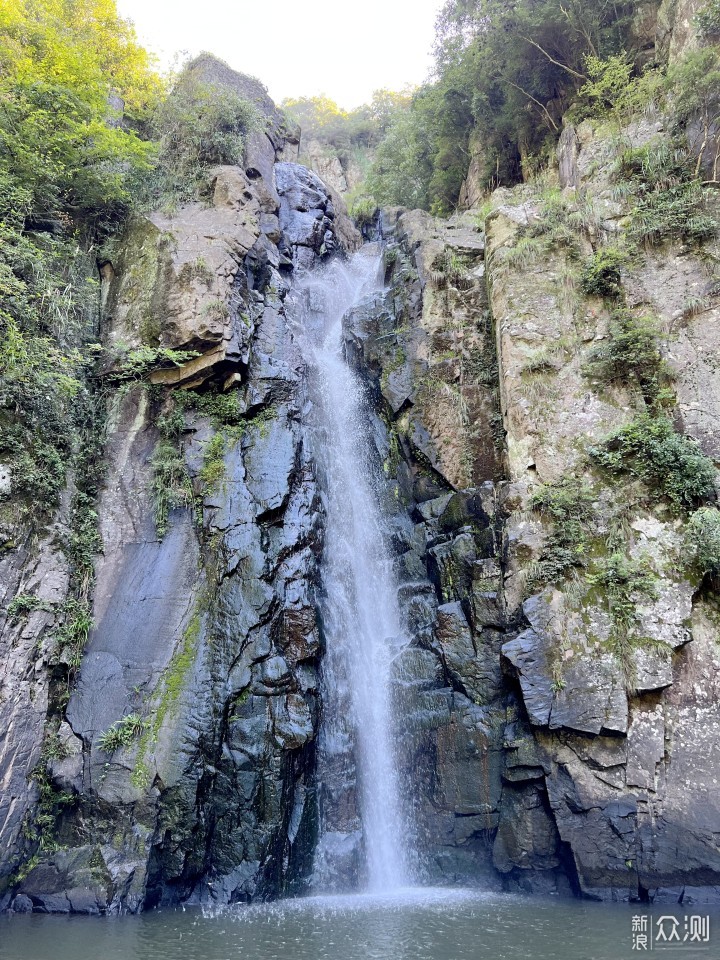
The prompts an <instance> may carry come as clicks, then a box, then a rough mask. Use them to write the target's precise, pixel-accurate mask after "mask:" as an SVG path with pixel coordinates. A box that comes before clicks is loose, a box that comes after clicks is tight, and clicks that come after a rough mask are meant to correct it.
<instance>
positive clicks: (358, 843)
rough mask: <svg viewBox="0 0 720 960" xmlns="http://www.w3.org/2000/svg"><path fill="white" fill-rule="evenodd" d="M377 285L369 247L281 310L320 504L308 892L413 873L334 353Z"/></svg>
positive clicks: (383, 621)
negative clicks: (321, 640)
mask: <svg viewBox="0 0 720 960" xmlns="http://www.w3.org/2000/svg"><path fill="white" fill-rule="evenodd" d="M380 288H381V280H380V254H379V251H378V249H377V247H375V245H367V246H366V247H364V248H363V249H362V250H360V251H359V252H358V253H357V254H355V256H354V257H353V258H352V259H351V261H350V262H348V263H344V262H341V261H339V260H335V261H333V262H332V263H331V264H330V265H329V266H328V267H326V268H324V269H322V270H320V271H316V272H311V273H306V274H305V275H304V276H301V277H300V278H299V279H298V280H297V281H296V284H295V287H294V290H293V293H292V295H291V298H290V303H289V305H288V307H289V313H290V316H291V317H292V321H293V324H294V326H295V328H296V335H297V336H298V339H299V341H300V343H301V345H302V350H303V355H304V358H305V361H306V363H307V365H308V374H309V381H310V386H309V389H310V395H311V399H312V401H313V403H312V414H311V424H310V437H311V443H312V448H313V449H312V452H313V458H314V460H315V463H316V466H317V470H318V478H319V480H320V484H321V488H322V491H323V496H324V501H325V503H324V506H325V516H326V530H325V549H324V556H323V563H322V577H323V584H322V594H323V599H322V602H321V611H320V612H321V617H322V623H323V631H324V636H325V644H326V651H325V656H324V661H323V669H322V694H323V719H322V725H321V731H320V736H319V758H318V784H319V788H318V789H319V794H320V837H319V841H318V848H317V854H316V868H315V877H314V885H315V886H316V887H317V888H320V889H325V890H328V889H329V890H333V891H337V890H338V889H341V888H343V887H347V886H348V885H350V886H353V885H361V884H363V883H364V884H365V885H366V886H367V887H368V888H369V889H370V890H373V891H388V890H393V889H397V888H398V887H401V886H403V885H406V884H407V883H408V874H409V870H408V857H407V851H406V828H405V824H404V819H403V815H402V804H401V801H400V790H399V783H398V774H397V769H396V763H395V758H394V754H393V741H394V736H393V729H394V722H393V711H392V706H391V701H390V669H391V662H392V659H393V656H394V655H395V654H396V653H397V652H398V651H399V650H400V649H401V648H402V647H403V646H404V645H405V644H406V642H407V640H406V638H405V637H403V635H402V627H401V618H400V612H399V609H398V600H397V584H396V581H395V576H394V573H393V565H392V560H391V557H390V554H389V551H388V549H387V547H386V544H385V538H384V532H383V517H382V513H381V509H380V496H379V490H378V487H377V482H376V478H377V467H376V465H375V464H374V463H373V460H372V456H371V452H370V442H369V437H368V435H367V422H368V418H367V415H366V401H365V396H364V390H363V385H362V383H361V382H360V380H359V379H358V377H357V376H356V375H355V373H354V372H353V371H352V370H351V369H350V367H349V366H348V365H347V363H346V362H345V360H344V359H343V354H342V319H343V316H344V315H345V314H346V313H347V311H348V310H349V309H350V308H352V307H354V306H356V305H357V304H359V303H360V302H361V301H362V299H363V298H364V297H367V296H368V295H370V294H372V293H373V292H377V291H378V290H379V289H380ZM361 853H364V863H362V862H360V861H361Z"/></svg>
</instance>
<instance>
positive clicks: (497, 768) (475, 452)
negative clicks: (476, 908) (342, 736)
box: [0, 5, 720, 913]
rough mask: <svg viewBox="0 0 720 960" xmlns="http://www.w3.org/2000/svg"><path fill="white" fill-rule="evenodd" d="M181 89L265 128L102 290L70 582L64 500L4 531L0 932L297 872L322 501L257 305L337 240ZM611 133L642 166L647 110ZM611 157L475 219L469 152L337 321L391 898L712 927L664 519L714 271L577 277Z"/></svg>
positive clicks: (593, 152) (693, 261) (713, 347)
mask: <svg viewBox="0 0 720 960" xmlns="http://www.w3.org/2000/svg"><path fill="white" fill-rule="evenodd" d="M685 6H687V5H685ZM666 13H667V11H666ZM661 14H662V11H661ZM668 16H669V14H668ZM687 16H690V14H687ZM673 22H674V23H675V25H676V26H675V28H674V30H673V32H672V42H673V43H674V44H675V45H677V44H682V43H684V42H686V41H684V40H683V39H682V37H681V30H680V28H679V27H678V26H677V23H678V22H679V21H677V20H675V21H673ZM668 42H669V41H668ZM196 69H198V70H200V71H201V73H202V76H203V78H204V79H206V80H209V81H211V82H214V83H220V84H226V85H229V86H230V87H232V88H233V89H238V90H240V91H241V92H242V93H243V95H245V96H250V97H251V99H253V100H254V102H255V103H256V106H257V107H258V109H259V110H261V111H262V112H263V114H264V115H265V117H266V120H267V123H266V127H265V128H264V129H263V130H262V131H261V132H260V133H258V134H256V135H255V136H254V137H253V138H252V139H251V140H250V142H249V143H248V145H247V148H246V155H245V159H244V163H243V165H242V166H220V167H217V168H215V169H214V170H213V171H212V173H211V176H210V177H209V179H208V182H207V190H206V197H205V199H204V202H202V203H201V202H196V203H188V204H184V205H182V206H181V207H180V208H179V209H177V210H176V211H174V212H173V213H172V215H170V214H168V213H167V212H163V211H159V210H158V211H154V212H151V213H148V214H147V215H144V216H140V215H136V216H135V218H134V219H133V221H132V222H131V223H130V224H129V225H128V227H127V230H126V231H125V234H124V236H123V237H122V239H121V241H120V243H119V244H118V245H117V248H116V249H115V250H114V251H113V252H112V253H111V254H108V256H107V258H106V259H105V260H104V261H103V263H102V264H101V271H102V278H103V289H102V303H103V320H102V338H103V344H104V346H105V348H106V355H107V356H108V357H109V360H108V363H107V364H106V365H105V367H104V368H103V369H102V370H101V371H100V372H99V373H98V376H97V378H96V382H95V388H94V390H95V392H94V396H95V399H96V401H97V407H98V409H99V410H100V411H101V413H102V416H101V417H100V421H101V422H100V423H99V425H98V426H97V428H96V433H95V434H94V437H95V440H94V442H95V443H97V444H100V445H101V448H102V455H101V456H100V458H99V460H98V469H99V470H100V473H101V475H99V476H98V477H97V478H96V479H97V485H98V487H99V491H100V492H99V494H98V497H97V499H96V500H94V501H93V502H92V504H91V509H90V513H87V512H86V513H85V514H83V516H84V517H85V520H84V521H83V522H85V521H87V522H88V523H90V524H91V526H92V529H93V530H95V533H93V534H92V535H88V536H87V537H86V538H85V541H84V542H89V543H90V545H91V548H92V564H91V565H90V566H89V567H87V568H86V569H85V574H84V575H83V576H84V579H82V578H81V579H78V574H77V564H76V563H75V561H74V560H73V557H74V556H75V553H73V550H72V549H71V547H72V544H73V543H75V542H76V541H77V538H78V536H79V535H80V533H83V530H85V528H83V530H81V531H79V530H78V523H79V520H78V515H77V510H76V506H75V505H76V503H77V496H76V493H77V491H76V490H75V489H74V483H75V480H76V479H77V478H73V479H72V480H71V483H70V485H69V487H68V490H67V492H66V496H65V497H64V500H63V504H62V506H61V509H60V510H59V512H58V513H57V515H56V516H55V517H53V519H52V522H50V523H48V524H47V525H45V526H44V527H41V528H40V529H39V530H38V531H35V532H32V533H28V530H27V527H26V526H23V525H21V524H20V523H19V522H18V523H17V524H16V525H15V526H13V525H12V523H10V524H8V523H7V522H4V526H3V530H4V531H5V532H4V538H5V539H4V549H3V551H2V553H1V554H0V569H1V570H2V576H0V582H1V583H2V590H3V601H4V606H3V612H2V616H1V617H0V631H1V632H0V663H1V664H2V667H1V668H0V669H1V670H2V674H0V683H1V687H0V691H1V692H0V724H1V725H2V729H3V731H4V732H5V736H4V738H3V740H2V742H0V783H1V784H2V788H3V789H2V793H0V850H2V857H0V906H10V905H12V904H13V903H16V905H17V906H18V909H20V908H23V909H25V908H27V907H28V901H29V902H30V904H31V906H32V909H35V910H38V911H53V912H81V913H105V912H118V911H125V910H128V911H137V910H140V909H147V908H149V907H152V906H155V905H158V904H168V903H177V902H191V903H192V902H194V903H197V902H204V903H207V902H210V903H219V904H224V903H228V902H233V901H239V900H240V901H249V900H253V899H267V898H274V897H279V896H283V895H292V894H294V893H298V892H301V891H303V890H304V889H306V883H307V879H308V876H309V873H310V868H311V863H312V856H313V851H314V847H315V841H316V832H317V809H316V796H315V788H316V782H315V742H316V736H317V732H318V726H319V723H320V722H321V718H322V703H321V697H320V694H319V686H318V669H319V666H320V664H321V660H322V654H323V634H322V624H321V623H319V622H318V616H317V602H316V601H317V595H318V590H319V589H320V582H319V560H320V556H321V553H322V547H323V505H322V502H321V498H320V495H319V491H318V488H317V484H316V478H315V472H314V464H313V463H312V460H311V457H310V454H309V449H308V445H307V442H306V441H307V437H306V432H305V431H306V427H305V424H306V422H307V421H306V413H307V405H308V402H309V400H308V396H307V394H306V381H305V376H304V365H303V361H302V358H301V355H300V352H299V349H298V346H297V344H296V342H295V339H294V335H293V330H292V328H291V325H290V324H289V323H288V322H287V317H286V314H285V306H284V301H285V297H286V295H287V293H288V290H289V289H290V284H291V281H292V276H293V274H294V272H296V271H300V270H305V269H313V268H314V267H316V266H317V265H318V264H320V263H322V262H323V261H325V260H327V259H328V258H330V257H333V256H343V255H346V254H348V253H350V252H352V251H353V250H354V249H355V248H356V247H357V246H358V245H359V244H360V242H361V241H360V236H359V234H358V233H357V231H356V230H355V228H354V227H353V225H352V224H351V223H350V221H349V220H348V219H347V217H346V216H345V214H344V209H343V207H342V201H341V200H340V199H339V198H338V196H337V194H336V193H335V192H334V190H333V185H332V184H328V185H326V184H325V183H324V182H323V180H322V179H320V177H318V176H317V174H315V173H313V172H311V171H310V170H308V169H307V168H305V167H303V166H300V165H298V164H297V163H296V162H295V160H296V159H297V144H298V141H299V136H298V132H297V131H295V130H291V129H289V128H288V126H287V124H286V123H285V121H284V119H283V118H282V116H281V115H280V114H279V113H278V112H277V111H276V110H275V107H274V105H273V104H272V102H271V101H269V99H268V98H267V96H266V94H265V93H264V91H263V90H262V88H260V87H259V86H258V87H257V88H256V87H255V86H254V84H252V83H251V84H250V87H248V81H247V78H241V77H238V75H235V74H233V73H232V72H231V71H230V72H228V71H227V69H226V68H225V67H224V66H222V65H218V64H216V62H215V61H212V60H201V61H199V62H197V63H196ZM623 134H624V136H625V137H626V138H627V139H628V140H629V142H630V144H631V147H632V148H633V149H636V150H643V149H649V150H654V151H660V150H662V149H664V148H665V147H666V146H667V132H666V122H665V118H663V117H662V116H650V117H645V118H644V119H643V120H642V121H639V122H637V123H635V124H633V125H632V126H631V127H629V128H628V129H626V130H624V131H623ZM615 144H616V140H615V139H614V138H613V136H611V132H609V131H608V130H607V129H604V128H603V127H602V126H600V125H597V124H595V125H594V124H591V123H589V122H587V121H586V122H585V123H583V124H581V125H579V126H578V127H577V128H575V127H573V126H571V125H568V126H566V127H565V129H564V131H563V134H562V137H561V139H560V145H559V150H558V157H557V162H556V163H555V164H552V165H551V169H550V171H549V172H548V173H547V175H546V177H545V179H544V180H540V181H537V182H535V183H534V184H526V185H521V186H518V187H516V188H514V189H512V190H508V189H501V190H497V191H495V192H494V193H493V194H492V196H491V197H490V198H489V200H488V201H487V202H485V203H483V206H482V208H481V209H480V208H479V204H480V203H481V202H482V199H483V198H482V195H481V190H480V188H479V186H478V184H477V183H475V184H473V182H472V179H473V176H474V175H475V174H477V176H479V170H480V169H481V166H482V164H481V163H480V161H479V160H477V162H476V163H475V166H474V167H473V168H471V177H470V179H469V181H468V183H467V184H466V189H465V194H464V196H465V202H466V203H467V205H469V206H471V207H474V208H473V209H470V210H467V211H465V212H464V213H460V214H457V215H455V216H453V217H451V218H450V219H448V220H437V219H434V218H432V217H431V216H430V215H429V214H426V213H423V212H420V211H406V210H401V209H390V210H385V211H383V213H382V216H381V219H380V222H379V224H378V230H379V236H380V238H381V239H382V240H383V242H384V244H385V247H384V254H383V257H384V269H385V280H386V289H385V290H384V292H383V293H381V294H379V295H377V296H374V297H371V298H369V299H368V300H366V301H365V302H363V303H362V304H361V305H360V306H359V307H358V308H357V309H355V310H353V311H352V312H351V313H350V314H349V315H348V316H346V317H345V319H344V344H345V354H346V358H347V360H348V362H349V363H350V364H351V365H352V366H353V367H354V368H355V369H356V370H357V371H358V372H359V373H360V374H361V376H362V377H363V379H364V381H365V383H366V385H367V388H368V396H369V397H370V400H371V402H370V409H369V412H368V415H369V417H370V419H371V426H372V430H371V434H372V436H373V438H374V446H375V450H374V455H375V456H376V458H377V462H378V464H379V465H381V467H382V472H383V476H384V483H385V491H384V492H385V493H386V496H385V497H384V500H385V506H386V510H387V518H388V538H389V540H390V543H391V545H392V548H393V553H394V557H395V561H396V566H397V570H398V575H399V581H400V587H399V590H400V600H401V605H402V609H403V614H404V617H405V621H406V628H407V632H408V634H409V635H410V636H411V638H412V641H411V643H410V645H409V646H408V647H407V648H406V649H405V650H404V651H403V652H402V654H401V655H400V656H399V657H398V658H397V660H396V663H395V668H394V677H393V702H394V711H395V714H396V716H397V718H398V724H399V727H400V730H399V738H398V740H399V745H398V762H399V765H400V769H401V776H402V779H403V783H404V793H405V794H406V795H407V796H408V797H410V798H411V802H412V821H413V824H414V831H415V836H416V852H417V860H418V862H417V870H418V874H419V876H420V877H421V878H422V879H423V880H427V881H430V882H433V883H463V884H483V885H486V886H490V887H493V888H498V889H499V888H502V889H508V890H522V891H531V892H537V893H550V892H552V893H571V892H572V893H575V894H580V895H585V896H589V897H594V898H601V899H633V898H639V899H651V898H655V899H659V900H675V901H677V900H681V899H684V900H685V901H688V900H695V901H702V902H708V901H717V900H718V899H720V846H719V836H720V833H719V831H720V809H719V808H718V800H717V791H716V789H715V787H716V783H715V781H716V779H717V772H718V770H719V769H720V708H719V706H718V704H720V646H718V629H719V628H718V623H719V622H720V614H719V613H718V605H717V596H716V594H715V593H714V592H713V588H714V586H716V581H712V578H711V577H709V576H707V575H704V574H705V573H706V571H703V570H700V569H698V567H697V565H693V564H692V562H690V561H689V560H688V547H687V539H686V536H687V534H686V527H687V523H686V520H687V515H688V514H689V513H691V512H693V511H694V510H695V508H697V507H698V506H699V505H700V504H701V503H705V504H711V503H712V502H713V499H714V497H715V490H714V489H713V484H715V485H717V481H716V474H715V472H714V468H713V467H712V463H713V462H714V463H715V465H717V461H718V457H719V456H720V448H719V446H718V432H717V418H718V416H720V381H719V378H718V376H717V363H716V357H717V351H718V347H719V346H720V343H718V337H719V336H720V309H719V308H718V305H717V289H716V287H717V281H716V279H715V277H714V274H713V268H712V264H714V263H715V262H716V261H717V257H718V255H719V253H720V250H718V244H717V240H714V239H707V238H705V239H703V240H702V242H699V243H694V244H690V243H684V242H675V243H667V244H664V245H656V246H652V245H643V244H638V245H637V247H636V248H635V249H634V251H633V255H632V256H623V255H621V254H620V253H618V255H617V257H616V259H615V260H613V261H612V262H611V263H609V264H608V262H606V261H602V262H601V261H599V260H598V259H597V258H598V255H599V253H600V252H601V244H600V243H599V239H600V238H602V239H603V240H605V241H606V244H605V245H606V246H612V245H613V243H608V241H613V242H614V241H618V242H620V241H621V240H623V238H625V237H626V235H627V234H628V232H629V231H630V230H631V229H632V224H631V222H630V214H629V212H628V208H627V206H626V205H624V204H623V202H622V200H621V199H618V192H617V190H616V189H615V186H616V181H615V178H616V176H617V173H616V169H617V167H616V160H617V157H616V155H615V154H614V153H613V150H615V149H616V147H615ZM474 149H475V151H476V153H478V152H479V151H481V149H482V145H481V144H475V145H474ZM473 170H474V173H473ZM336 186H337V187H338V189H341V188H342V184H341V183H338V184H336ZM616 253H617V251H616ZM598 276H599V277H600V281H598ZM598 283H600V286H598ZM603 283H604V284H606V285H607V284H609V287H607V286H606V287H605V288H603V287H602V284H603ZM608 290H609V291H610V292H608ZM613 298H614V299H613ZM620 305H621V306H622V310H620ZM647 315H651V316H652V323H651V322H650V321H649V320H647ZM646 321H647V322H646ZM618 337H625V341H623V342H627V338H628V337H630V338H632V337H635V338H636V340H634V341H632V342H633V344H634V347H635V348H637V349H638V350H640V349H641V348H642V351H643V352H642V353H641V362H639V363H638V362H636V363H635V366H631V368H630V369H629V372H628V369H626V368H625V367H623V366H622V364H621V363H620V361H619V360H618V356H619V354H618V352H617V350H616V344H617V340H618ZM613 350H616V352H615V353H613ZM608 371H609V372H608ZM649 409H651V410H653V411H654V412H655V413H658V412H661V415H658V416H657V417H656V419H655V420H654V421H653V423H654V426H653V428H652V429H654V430H656V431H660V432H658V433H657V434H653V436H654V437H655V438H656V441H657V444H658V445H659V446H658V449H660V448H661V449H662V450H663V451H665V452H664V454H663V456H664V457H665V459H664V460H663V462H662V463H661V466H660V468H659V470H660V473H658V470H657V469H656V470H655V473H653V472H652V470H651V469H650V467H649V466H648V463H649V462H650V461H648V460H647V459H646V460H645V461H643V460H642V459H641V453H642V455H643V456H645V455H647V457H650V454H648V453H647V451H646V448H645V447H643V446H642V442H644V441H643V436H642V429H640V428H638V426H637V425H638V424H640V425H641V427H642V424H646V427H645V428H644V429H646V430H649V429H650V427H647V421H645V420H643V419H642V418H643V416H645V415H647V411H648V410H649ZM658 425H659V426H658ZM638 429H640V435H639V434H638ZM633 431H635V432H633ZM662 431H665V432H664V433H663V432H662ZM639 436H640V438H639V439H638V437H639ZM623 444H625V446H623ZM632 444H635V446H632ZM662 444H665V446H662ZM618 450H620V451H621V452H623V451H624V455H626V459H625V460H623V457H622V456H620V457H619V456H618V455H617V451H618ZM628 451H629V452H628ZM638 451H640V453H639V452H638ZM643 451H645V452H644V453H643ZM653 455H654V454H653ZM633 458H635V459H633ZM653 462H654V461H653ZM678 464H685V465H687V464H689V465H690V466H689V467H688V468H687V469H688V471H689V473H688V474H687V476H686V477H685V479H684V481H683V482H684V483H685V484H686V485H685V486H672V485H671V484H670V480H671V479H672V477H674V476H675V473H673V471H676V470H677V469H679V468H678ZM628 465H630V467H631V468H632V469H630V470H628V469H627V467H628ZM663 471H664V473H663ZM710 471H712V475H711V473H710ZM703 478H704V479H703ZM700 481H702V483H704V486H703V485H702V484H701V482H700ZM688 491H689V492H688ZM85 532H86V531H85ZM83 536H85V533H83ZM74 563H75V565H73V564H74ZM85 602H87V603H88V604H90V603H91V609H90V611H89V614H88V616H87V617H85V619H83V616H81V613H82V611H83V610H84V609H85V608H84V606H83V605H82V604H83V603H85Z"/></svg>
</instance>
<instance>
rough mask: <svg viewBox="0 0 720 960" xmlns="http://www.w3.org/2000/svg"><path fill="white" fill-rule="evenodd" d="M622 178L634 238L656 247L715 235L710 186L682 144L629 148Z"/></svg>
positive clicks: (619, 191)
mask: <svg viewBox="0 0 720 960" xmlns="http://www.w3.org/2000/svg"><path fill="white" fill-rule="evenodd" d="M618 178H619V184H618V188H617V189H616V195H617V196H618V197H619V198H623V199H627V200H629V201H630V203H631V222H630V227H629V230H628V236H629V238H630V239H631V240H635V241H638V242H641V243H645V244H649V245H651V246H652V245H656V244H660V243H663V242H665V241H667V240H684V241H686V242H688V243H699V242H701V241H703V240H707V239H709V238H710V237H713V236H715V235H716V233H717V230H718V221H717V219H716V217H715V216H714V215H712V214H711V213H710V211H709V208H708V205H707V200H708V194H707V190H706V189H705V188H703V187H702V185H701V184H700V182H699V181H698V180H697V179H696V171H695V164H694V163H693V161H692V158H691V156H690V154H689V152H688V150H687V148H686V147H684V146H682V145H681V144H678V143H671V144H668V143H667V142H665V141H660V142H657V143H652V144H648V145H647V146H645V147H638V148H633V149H629V150H626V151H625V152H624V153H623V154H622V156H621V158H620V164H619V168H618Z"/></svg>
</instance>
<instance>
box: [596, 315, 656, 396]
mask: <svg viewBox="0 0 720 960" xmlns="http://www.w3.org/2000/svg"><path fill="white" fill-rule="evenodd" d="M608 333H609V335H608V338H607V339H606V340H604V341H600V343H599V344H598V345H597V346H595V347H593V349H592V350H591V351H590V353H589V356H588V360H587V363H586V364H585V367H584V369H583V373H584V374H585V375H586V376H589V377H592V378H593V379H597V380H600V381H602V382H604V383H625V384H629V385H632V384H636V385H637V386H638V387H639V389H640V391H641V393H642V395H643V398H644V399H645V401H646V403H648V404H650V405H654V404H656V403H658V402H659V401H660V400H662V399H663V396H664V392H665V391H666V388H667V384H668V382H669V373H668V371H667V368H666V366H665V364H664V362H663V360H662V357H661V355H660V350H659V347H658V329H657V326H656V324H655V322H654V320H653V319H652V318H649V317H636V316H634V315H633V314H632V313H630V312H629V311H627V310H618V311H616V312H615V313H614V314H613V316H612V319H611V322H610V328H609V332H608Z"/></svg>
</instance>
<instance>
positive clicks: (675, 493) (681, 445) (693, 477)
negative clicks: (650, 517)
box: [590, 413, 716, 510]
mask: <svg viewBox="0 0 720 960" xmlns="http://www.w3.org/2000/svg"><path fill="white" fill-rule="evenodd" d="M590 456H591V457H592V459H593V460H594V461H595V463H596V464H598V466H600V467H602V468H604V469H605V470H608V471H609V472H610V473H615V474H623V473H627V474H631V475H634V476H636V477H638V478H639V479H641V480H642V481H643V482H644V483H645V484H646V485H647V486H648V488H649V489H650V490H651V491H652V492H654V493H655V494H657V495H659V496H663V497H667V499H668V500H669V501H670V503H671V505H672V506H673V507H674V508H675V509H676V510H681V509H684V510H688V509H692V507H694V506H696V505H697V504H699V503H702V501H703V500H706V499H707V498H709V497H711V496H713V494H714V491H715V481H716V470H715V467H714V465H713V462H712V460H710V459H709V458H708V457H706V456H705V455H704V454H703V452H702V451H701V450H700V448H699V447H698V445H697V444H696V443H695V442H694V441H693V440H690V439H689V438H688V437H684V436H682V435H681V434H679V433H676V432H675V428H674V427H673V425H672V423H671V422H670V420H668V418H667V417H665V416H658V417H653V416H651V415H650V414H647V413H644V414H641V415H640V416H638V417H636V419H635V420H633V421H632V423H628V424H627V425H626V426H624V427H620V429H619V430H616V431H614V433H611V434H610V435H609V436H608V437H606V438H605V440H603V441H602V443H600V444H598V445H597V446H595V447H593V448H592V449H591V450H590Z"/></svg>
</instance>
